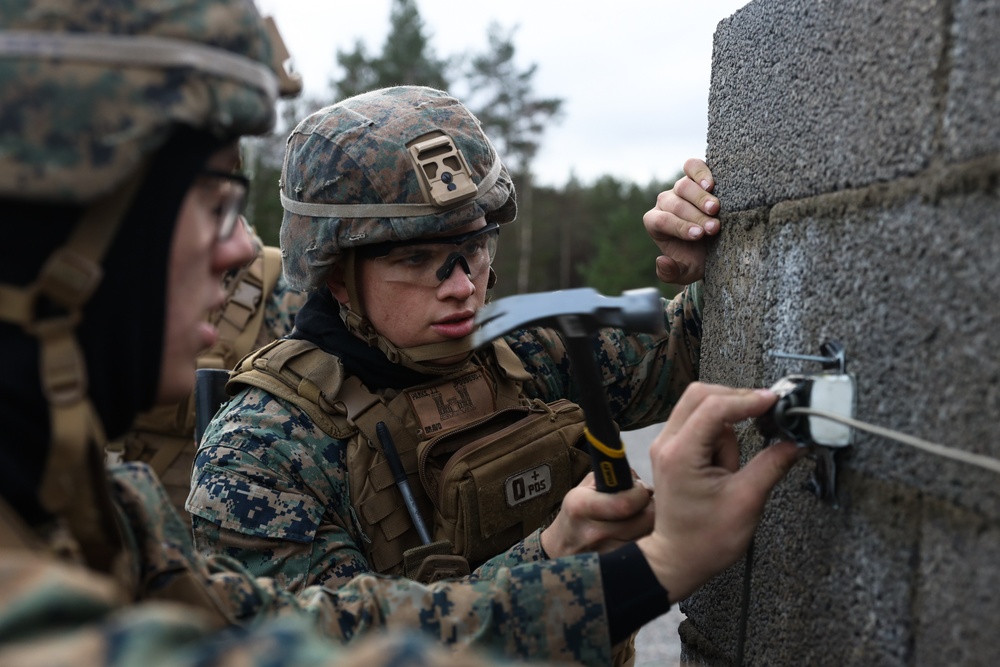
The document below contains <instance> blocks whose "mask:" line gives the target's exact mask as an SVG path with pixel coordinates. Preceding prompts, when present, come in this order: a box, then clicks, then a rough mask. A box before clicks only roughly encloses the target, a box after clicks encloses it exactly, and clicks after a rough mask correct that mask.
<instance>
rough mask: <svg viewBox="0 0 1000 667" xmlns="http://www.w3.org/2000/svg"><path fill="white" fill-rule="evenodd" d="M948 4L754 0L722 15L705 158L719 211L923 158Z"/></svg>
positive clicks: (907, 170)
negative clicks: (775, 0) (710, 172)
mask: <svg viewBox="0 0 1000 667" xmlns="http://www.w3.org/2000/svg"><path fill="white" fill-rule="evenodd" d="M945 4H947V3H944V0H939V1H938V0H935V1H926V0H921V1H918V0H909V1H905V2H904V1H897V2H888V3H885V2H867V1H866V0H850V1H840V2H837V1H833V2H830V1H827V2H816V1H815V0H787V1H782V2H774V1H771V2H765V1H762V0H756V1H755V2H751V3H750V4H749V5H747V6H746V7H744V8H743V9H742V10H740V11H739V12H737V13H735V14H734V15H733V16H731V17H729V18H728V19H726V20H724V21H722V22H721V23H719V26H718V28H717V30H716V33H715V43H714V54H713V64H712V86H711V92H710V95H709V111H708V150H707V156H706V157H707V160H708V162H709V165H710V166H711V168H712V170H713V172H714V174H715V176H716V181H717V183H718V190H717V192H718V194H719V196H720V198H721V200H722V203H723V207H724V209H726V210H743V209H747V208H753V207H758V206H764V205H769V204H772V203H775V202H778V201H782V200H786V199H796V198H801V197H806V196H810V195H816V194H820V193H824V192H831V191H835V190H842V189H847V188H858V187H863V186H865V185H868V184H871V183H874V182H876V181H889V180H892V179H895V178H898V177H901V176H908V175H913V174H916V173H918V172H919V171H921V170H922V169H924V168H925V167H927V166H928V165H929V164H930V163H931V160H932V158H933V157H934V150H935V147H934V141H935V132H936V126H937V122H936V118H937V117H938V116H939V113H940V112H939V106H938V105H939V102H940V99H939V98H940V94H939V91H940V89H941V87H942V86H941V84H939V83H938V80H937V79H936V78H935V77H936V76H937V75H938V69H939V67H940V63H941V58H942V47H943V45H944V43H945V35H946V34H947V30H948V28H949V26H947V25H946V24H945V23H944V19H945V16H946V14H945V11H944V9H943V7H944V6H945Z"/></svg>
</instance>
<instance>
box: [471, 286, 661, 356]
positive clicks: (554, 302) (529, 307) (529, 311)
mask: <svg viewBox="0 0 1000 667" xmlns="http://www.w3.org/2000/svg"><path fill="white" fill-rule="evenodd" d="M476 323H477V324H479V325H480V326H479V329H477V330H476V332H475V333H473V334H472V344H473V346H474V347H477V348H478V347H482V346H483V345H486V344H487V343H489V342H490V341H492V340H494V339H496V338H499V337H500V336H503V335H504V334H507V333H510V332H511V331H515V330H517V329H523V328H524V327H527V326H543V327H549V328H552V329H557V330H558V331H559V332H560V333H562V334H563V335H564V336H567V337H571V338H577V337H583V336H589V335H591V334H592V333H594V332H595V331H597V330H598V329H601V328H603V327H618V328H621V329H627V330H629V331H635V332H640V333H650V334H660V333H663V332H664V325H663V303H662V301H661V300H660V293H659V292H658V291H657V290H656V289H655V288H653V287H647V288H643V289H634V290H627V291H625V292H622V294H621V296H616V297H607V296H604V295H602V294H599V293H598V292H597V290H594V289H591V288H589V287H581V288H579V289H569V290H558V291H555V292H536V293H534V294H518V295H515V296H508V297H504V298H503V299H498V300H497V301H494V302H493V303H490V304H487V305H486V307H484V308H483V309H482V310H480V311H479V312H478V313H476Z"/></svg>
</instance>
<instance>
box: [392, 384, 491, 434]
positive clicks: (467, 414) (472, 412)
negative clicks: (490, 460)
mask: <svg viewBox="0 0 1000 667" xmlns="http://www.w3.org/2000/svg"><path fill="white" fill-rule="evenodd" d="M406 395H407V397H408V398H409V400H410V405H411V406H412V407H413V414H414V415H416V417H417V422H418V423H419V424H420V429H421V436H422V437H423V438H428V437H430V436H432V435H434V434H435V433H438V432H440V431H444V430H446V429H452V428H458V427H459V426H465V425H466V424H469V423H471V422H473V421H475V420H476V419H479V418H480V417H482V416H483V415H489V414H492V413H493V412H495V411H496V397H495V396H494V395H493V388H492V386H491V385H490V382H489V381H488V380H487V379H486V377H485V376H484V375H483V373H482V371H475V372H473V373H469V374H467V375H463V376H462V377H460V378H457V379H455V380H451V381H449V382H443V383H441V384H438V385H435V386H433V387H425V388H423V389H412V390H410V391H408V392H406Z"/></svg>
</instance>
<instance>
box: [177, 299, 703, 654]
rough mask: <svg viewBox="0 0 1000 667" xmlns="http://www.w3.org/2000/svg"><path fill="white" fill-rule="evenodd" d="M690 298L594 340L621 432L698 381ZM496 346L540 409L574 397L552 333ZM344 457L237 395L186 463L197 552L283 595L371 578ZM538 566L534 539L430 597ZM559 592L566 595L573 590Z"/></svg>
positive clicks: (396, 592) (267, 398) (394, 602)
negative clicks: (263, 579) (652, 329)
mask: <svg viewBox="0 0 1000 667" xmlns="http://www.w3.org/2000/svg"><path fill="white" fill-rule="evenodd" d="M699 293H700V286H698V285H695V286H692V287H690V288H688V289H687V290H685V291H684V292H682V293H681V294H680V295H678V297H677V298H675V299H674V300H673V301H671V302H669V303H668V304H667V306H666V311H665V319H666V322H667V333H666V335H664V336H662V337H659V338H655V337H652V336H648V335H628V334H627V333H625V332H623V331H620V330H614V329H606V330H602V332H601V334H600V340H599V348H600V353H599V362H600V363H599V365H600V367H601V369H602V372H603V374H604V388H605V393H606V394H607V397H608V401H609V405H610V407H611V411H612V414H613V416H614V417H615V419H616V420H617V421H618V423H619V424H620V425H621V426H622V427H623V428H626V429H629V428H639V427H642V426H646V425H649V424H652V423H657V422H660V421H664V420H665V419H666V417H667V416H668V415H669V412H670V409H671V408H672V406H673V405H674V403H675V402H676V401H677V399H678V398H679V397H680V395H681V393H682V392H683V390H684V388H685V387H686V386H687V385H688V384H689V383H690V382H691V381H693V380H695V379H697V373H698V358H699V350H700V338H701V315H700V296H699ZM506 340H507V343H508V344H509V345H510V347H511V349H512V350H513V351H514V353H515V354H516V355H517V356H518V357H519V358H520V360H521V361H522V363H523V364H524V367H525V368H526V369H527V371H528V372H529V373H530V374H531V375H532V377H533V378H534V379H533V381H532V382H530V383H528V384H526V385H525V387H524V391H525V393H527V394H529V395H530V396H531V397H533V398H540V399H542V400H544V401H546V402H550V401H554V400H556V399H559V398H569V399H570V400H574V399H575V398H576V397H577V396H578V393H579V387H578V386H576V384H575V383H574V379H573V377H572V374H571V372H570V368H569V360H568V358H567V356H566V353H565V350H564V348H563V345H562V341H561V339H559V337H558V336H557V335H556V334H555V332H553V331H552V330H547V329H539V328H535V329H526V330H522V331H519V332H516V333H515V334H513V335H510V336H508V337H507V339H506ZM345 450H346V442H345V441H340V440H336V439H333V438H331V437H329V436H328V435H326V434H325V433H324V432H323V431H322V430H321V429H320V428H318V427H317V426H316V425H315V423H314V422H313V421H312V420H311V419H310V417H309V416H308V415H307V414H306V413H305V412H303V411H302V410H300V409H298V408H297V407H296V406H294V405H292V404H290V403H288V402H286V401H283V400H281V399H279V398H276V397H274V396H272V395H270V394H268V393H266V392H264V391H261V390H258V389H254V388H250V389H247V390H244V391H243V392H241V393H240V394H237V395H236V396H235V397H234V398H233V400H232V401H231V402H230V403H229V405H228V406H224V408H223V409H222V411H221V412H220V414H219V415H218V416H217V418H216V420H215V421H213V423H212V424H211V425H210V426H209V428H208V430H207V432H206V434H205V437H204V439H203V442H202V446H201V448H200V449H199V453H198V456H197V458H196V461H195V471H194V474H193V477H192V493H191V496H190V497H189V499H188V504H187V508H188V510H189V511H191V512H192V514H193V515H194V517H193V518H194V527H195V541H196V544H197V545H198V548H199V549H201V550H204V551H207V552H216V553H220V554H225V555H227V556H230V557H232V558H235V559H236V560H238V561H239V562H240V563H241V564H243V565H244V566H245V567H247V568H248V569H249V570H250V571H251V572H253V573H255V574H257V575H260V576H271V577H274V578H275V580H276V581H277V582H278V583H279V584H281V585H283V586H285V587H287V588H288V589H290V590H302V589H304V588H305V587H307V586H310V585H315V584H321V585H325V586H328V587H337V586H342V585H344V584H347V583H348V582H351V581H352V580H353V579H354V578H355V577H357V576H358V575H362V574H365V573H368V572H370V571H371V570H372V568H371V566H370V564H369V563H368V562H367V560H366V559H365V557H364V555H363V554H364V550H363V548H362V547H361V544H362V537H361V536H360V535H359V534H358V533H357V531H356V529H355V526H354V523H353V522H352V519H351V512H352V507H351V498H350V497H349V493H348V491H347V488H348V486H347V482H346V471H347V468H346V462H345ZM543 559H544V555H543V553H542V551H541V548H540V540H539V534H538V531H536V532H535V533H534V534H532V535H531V536H529V537H528V538H527V539H525V540H523V541H521V542H519V543H517V544H515V545H513V546H512V547H511V548H510V549H508V550H507V551H506V552H504V553H502V554H498V555H497V556H496V557H495V558H493V559H491V560H489V561H488V562H487V563H485V564H484V565H483V566H481V567H480V568H479V569H478V570H477V571H476V572H474V573H473V574H472V575H471V576H470V577H468V578H467V579H459V580H452V581H448V582H443V583H441V584H439V585H438V587H437V590H439V591H441V593H442V595H443V596H444V598H446V599H449V600H450V599H452V598H465V597H466V596H468V595H472V596H475V595H476V594H477V593H476V592H475V591H476V590H477V589H478V586H480V585H481V584H482V582H484V581H489V580H493V581H496V582H497V583H498V584H502V583H503V582H505V581H508V577H509V573H510V572H512V571H517V569H518V568H519V567H523V566H524V565H522V564H524V563H532V564H535V565H539V564H542V563H544V562H545V561H544V560H543ZM511 568H513V569H511ZM578 574H580V575H581V576H589V575H587V574H586V573H584V572H580V573H578ZM574 576H575V574H574ZM563 585H565V587H566V589H567V590H569V589H570V588H572V587H573V586H574V585H575V584H573V583H572V582H571V581H568V580H567V581H566V582H564V584H563ZM411 586H413V587H416V588H417V590H419V589H421V588H422V587H421V586H419V585H418V584H415V583H413V582H410V581H408V580H405V579H397V578H380V579H377V580H375V582H374V583H373V584H371V585H370V587H369V588H368V589H367V591H366V592H367V595H369V596H370V597H371V604H373V605H377V606H378V607H379V608H380V609H382V610H383V611H387V612H391V611H392V610H395V609H397V608H403V609H406V608H410V607H412V605H413V594H412V593H411V592H409V590H410V587H411ZM594 593H595V594H596V595H595V596H588V597H587V600H589V601H590V602H589V604H593V605H595V606H597V607H601V608H603V598H602V597H601V594H600V592H599V589H598V590H596V591H594ZM491 594H493V593H492V592H487V596H486V597H483V598H481V599H480V600H479V601H478V602H477V603H476V605H477V608H479V609H481V610H483V611H484V613H491V612H489V611H488V610H489V609H490V606H491V604H492V603H491V600H490V598H489V597H488V596H489V595H491ZM455 639H456V640H458V641H463V640H464V638H463V637H462V636H461V635H459V636H457V637H456V638H455ZM567 650H569V649H568V648H567ZM578 659H582V657H579V658H578Z"/></svg>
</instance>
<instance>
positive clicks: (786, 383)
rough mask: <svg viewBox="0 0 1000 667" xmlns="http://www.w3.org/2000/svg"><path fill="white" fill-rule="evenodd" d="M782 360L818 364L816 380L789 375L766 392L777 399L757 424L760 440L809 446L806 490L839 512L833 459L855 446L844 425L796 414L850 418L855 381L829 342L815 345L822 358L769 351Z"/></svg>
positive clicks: (839, 350)
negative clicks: (809, 475) (813, 462)
mask: <svg viewBox="0 0 1000 667" xmlns="http://www.w3.org/2000/svg"><path fill="white" fill-rule="evenodd" d="M769 354H770V356H772V357H778V358H781V359H797V360H799V361H813V362H819V363H820V364H822V367H823V371H822V372H820V373H818V374H816V375H788V376H786V377H783V378H781V379H780V380H778V382H776V383H775V384H774V385H773V386H772V387H771V391H773V392H774V393H776V394H777V395H778V400H777V402H776V403H775V404H774V406H773V407H772V408H771V409H770V410H769V411H768V412H767V413H765V414H764V415H762V416H761V417H760V418H758V420H757V427H758V429H760V432H761V434H762V435H763V436H764V437H765V438H782V439H787V440H791V441H793V442H795V444H797V445H798V446H799V447H809V448H811V449H812V450H813V455H814V456H815V459H816V469H815V470H814V471H813V475H812V478H811V480H810V481H809V485H808V487H807V488H809V490H810V491H812V492H813V493H814V494H816V496H817V497H819V498H820V499H821V500H824V501H826V502H827V503H829V504H830V505H832V506H833V507H839V506H840V503H839V501H838V497H837V465H838V461H837V455H838V454H839V452H840V451H841V450H843V449H844V448H845V447H848V446H849V445H851V443H852V442H853V441H854V431H853V430H852V429H851V428H850V427H849V426H844V425H843V424H839V423H837V422H833V421H830V420H829V419H824V418H822V417H817V416H811V415H805V414H801V413H800V412H798V411H797V410H796V408H799V409H802V408H804V409H813V410H820V411H823V412H828V413H833V414H836V415H840V416H843V417H848V418H853V417H854V406H855V402H856V392H855V381H854V376H852V375H850V374H848V373H847V357H846V355H845V353H844V346H843V345H842V344H841V343H839V342H837V341H828V342H825V343H823V344H822V345H821V346H820V354H821V355H822V356H812V355H802V354H787V353H784V352H770V353H769Z"/></svg>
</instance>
